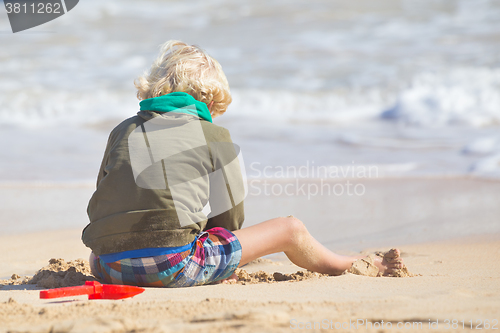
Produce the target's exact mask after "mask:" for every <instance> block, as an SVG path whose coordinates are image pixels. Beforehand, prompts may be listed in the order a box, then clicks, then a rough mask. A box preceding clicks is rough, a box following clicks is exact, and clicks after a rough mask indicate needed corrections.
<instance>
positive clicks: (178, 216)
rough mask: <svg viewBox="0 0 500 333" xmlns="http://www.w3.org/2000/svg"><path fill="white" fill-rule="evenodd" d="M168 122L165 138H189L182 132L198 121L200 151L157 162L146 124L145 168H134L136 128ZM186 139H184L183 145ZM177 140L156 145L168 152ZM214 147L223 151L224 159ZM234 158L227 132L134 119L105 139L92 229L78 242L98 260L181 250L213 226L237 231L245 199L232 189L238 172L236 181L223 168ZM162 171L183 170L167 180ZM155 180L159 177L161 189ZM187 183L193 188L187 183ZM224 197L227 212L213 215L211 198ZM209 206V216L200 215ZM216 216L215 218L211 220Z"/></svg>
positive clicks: (187, 118)
mask: <svg viewBox="0 0 500 333" xmlns="http://www.w3.org/2000/svg"><path fill="white" fill-rule="evenodd" d="M167 118H168V120H169V123H168V124H169V125H168V126H169V130H170V129H172V130H171V131H170V132H168V133H187V132H185V131H184V129H186V131H188V130H189V128H190V126H191V128H192V125H193V124H195V122H197V123H199V125H201V129H202V137H204V140H206V145H205V146H200V147H195V148H193V149H189V151H188V152H187V153H182V154H176V155H173V156H170V157H169V158H167V159H162V158H161V156H160V157H157V156H154V153H155V152H154V151H153V150H152V149H151V147H152V145H153V142H152V139H151V138H152V136H153V134H154V133H159V132H154V129H151V128H152V127H151V126H152V125H151V126H150V129H149V131H145V132H144V137H147V138H149V142H148V141H147V140H146V144H147V145H148V148H147V149H149V152H150V156H151V162H150V164H151V165H150V166H149V167H148V166H146V167H141V166H139V167H138V166H137V165H134V160H133V158H132V157H134V156H135V155H134V152H136V151H137V149H136V148H131V147H129V146H130V145H131V143H130V142H131V141H130V140H131V139H130V137H132V136H133V135H135V134H137V133H139V134H138V135H140V136H141V137H142V134H143V133H141V132H140V130H141V129H142V130H143V131H144V130H145V128H146V129H147V128H148V126H149V125H150V124H151V123H150V122H149V121H151V120H154V121H157V120H160V121H162V120H163V119H167ZM199 125H196V126H199ZM138 131H139V132H138ZM176 135H177V134H176ZM191 136H192V135H191V134H185V137H186V138H187V139H189V138H190V137H191ZM181 137H182V135H181ZM176 138H177V137H176ZM176 138H172V137H169V138H168V139H164V141H165V142H163V141H160V143H161V146H162V147H163V148H169V147H170V146H173V145H174V143H176V142H177V141H179V142H177V143H179V144H182V143H183V142H182V141H181V140H184V139H182V138H179V140H177V139H176ZM161 140H163V139H161ZM187 141H189V140H187ZM157 143H158V142H156V144H157ZM220 147H224V149H222V150H223V151H224V152H223V153H221V152H220V151H221V149H220ZM228 147H229V148H228ZM233 147H236V148H233ZM146 152H147V150H146ZM135 154H136V155H137V153H135ZM238 154H239V150H238V148H237V146H235V145H233V144H232V141H231V137H230V135H229V131H228V130H227V129H225V128H223V127H220V126H217V125H214V124H212V123H211V122H209V121H206V120H202V119H200V118H199V117H196V116H193V115H188V114H180V113H158V112H154V111H140V112H139V113H138V114H137V116H134V117H131V118H129V119H126V120H125V121H123V122H122V123H121V124H119V125H118V126H117V127H116V128H114V129H113V131H112V132H111V134H110V136H109V139H108V143H107V146H106V150H105V153H104V158H103V161H102V164H101V167H100V170H99V174H98V177H97V189H96V191H95V192H94V194H93V195H92V198H91V199H90V202H89V205H88V208H87V213H88V216H89V218H90V223H89V224H88V225H87V226H86V227H85V229H84V230H83V233H82V240H83V242H84V244H85V245H86V246H87V247H89V248H91V249H92V251H93V252H94V253H95V254H96V255H102V254H109V253H117V252H122V251H129V250H137V249H143V248H158V247H176V246H183V245H186V244H188V243H191V242H192V241H193V240H194V239H195V237H196V235H197V234H199V233H200V232H201V231H203V230H206V229H209V228H213V227H223V228H226V229H228V230H231V231H233V230H237V229H240V228H241V226H242V224H243V220H244V213H243V201H242V200H243V197H242V196H241V195H236V193H235V187H234V186H230V184H238V186H240V185H241V184H242V182H243V180H242V178H241V172H240V173H239V175H238V173H236V172H234V168H233V171H232V172H228V171H227V170H226V169H225V168H226V167H227V165H230V164H232V165H233V166H234V164H235V163H236V164H238V162H237V161H238V158H237V155H238ZM235 161H236V162H235ZM148 163H149V162H148ZM136 164H137V163H136ZM238 165H239V164H238ZM161 170H163V172H162V171H161ZM165 170H167V171H165ZM168 170H181V171H182V172H181V176H178V175H175V177H174V176H171V175H170V176H169V174H168V172H169V171H168ZM216 170H219V171H222V172H219V176H221V177H219V179H223V181H222V184H223V185H222V186H216V182H214V181H212V180H211V179H209V177H208V176H207V175H208V174H211V173H214V171H216ZM158 172H160V173H158ZM161 172H162V173H161ZM170 172H171V171H170ZM171 173H172V172H171ZM158 175H161V177H160V178H161V182H160V183H161V184H159V185H158V181H157V180H158ZM153 176H154V177H156V178H154V177H153ZM151 177H153V178H151ZM222 177H223V178H222ZM151 179H156V180H155V182H156V183H155V184H152V185H151V184H150V183H151V182H152V181H151ZM186 179H188V180H191V182H190V183H189V182H185V180H186ZM148 182H149V183H148ZM182 182H184V188H183V190H182V191H180V190H179V191H176V192H177V193H176V194H175V196H174V195H173V191H172V190H171V187H172V188H174V186H176V185H177V184H178V183H179V184H181V183H182ZM224 183H225V186H224ZM148 184H149V185H148ZM186 184H188V185H186ZM219 184H220V182H219ZM186 186H187V187H186ZM186 188H187V189H188V190H187V191H186ZM226 191H227V195H225V194H224V195H225V196H226V197H228V198H229V199H230V203H231V204H230V205H229V209H226V208H224V207H222V206H221V207H219V209H217V205H219V204H218V203H217V202H213V200H212V197H214V193H222V192H224V193H226ZM174 197H175V200H174ZM236 197H238V198H236ZM207 204H209V205H210V206H211V208H212V213H210V214H207V215H204V214H205V213H206V210H205V208H206V207H207ZM219 206H220V205H219ZM223 206H224V205H223ZM225 207H227V204H226V205H225ZM214 208H215V209H214ZM214 211H215V212H216V213H217V215H215V214H213V212H214ZM181 220H182V221H181ZM186 221H190V222H188V223H186Z"/></svg>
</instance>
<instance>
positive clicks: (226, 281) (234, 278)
mask: <svg viewBox="0 0 500 333" xmlns="http://www.w3.org/2000/svg"><path fill="white" fill-rule="evenodd" d="M233 281H234V282H236V281H238V275H236V273H233V274H232V275H231V276H230V277H228V278H227V279H224V280H219V281H215V282H212V284H221V283H230V282H233Z"/></svg>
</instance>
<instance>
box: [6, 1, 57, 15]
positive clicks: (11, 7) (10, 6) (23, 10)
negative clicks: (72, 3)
mask: <svg viewBox="0 0 500 333" xmlns="http://www.w3.org/2000/svg"><path fill="white" fill-rule="evenodd" d="M5 8H6V9H7V14H62V12H61V4H60V3H57V2H55V3H50V2H48V3H43V2H39V3H31V4H26V3H23V4H20V3H18V2H15V3H5Z"/></svg>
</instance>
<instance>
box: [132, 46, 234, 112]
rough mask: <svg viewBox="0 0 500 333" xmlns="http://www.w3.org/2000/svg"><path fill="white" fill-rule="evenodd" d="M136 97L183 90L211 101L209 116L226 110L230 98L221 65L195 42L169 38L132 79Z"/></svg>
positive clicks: (203, 99) (198, 97)
mask: <svg viewBox="0 0 500 333" xmlns="http://www.w3.org/2000/svg"><path fill="white" fill-rule="evenodd" d="M134 85H135V86H136V88H137V98H138V99H139V100H143V99H148V98H153V97H158V96H162V95H165V94H169V93H171V92H185V93H188V94H189V95H191V96H193V97H194V98H195V99H196V100H198V101H200V102H203V103H205V104H207V105H208V104H210V103H211V102H213V105H212V107H211V109H210V110H211V113H212V116H213V117H217V116H220V115H221V114H223V113H224V112H226V109H227V107H228V106H229V104H230V103H231V101H232V98H231V94H230V92H229V84H228V82H227V79H226V76H225V75H224V72H223V71H222V67H221V65H220V64H219V63H218V62H217V61H216V60H215V59H214V58H212V57H211V56H209V55H208V54H207V53H206V52H205V51H204V50H202V49H201V48H199V47H198V46H195V45H188V44H186V43H183V42H181V41H177V40H171V41H168V42H166V43H165V44H163V45H162V46H161V49H160V54H159V55H158V58H156V60H155V61H154V62H153V65H152V66H151V69H150V70H149V72H146V73H144V75H143V76H140V77H139V78H137V79H136V80H135V81H134Z"/></svg>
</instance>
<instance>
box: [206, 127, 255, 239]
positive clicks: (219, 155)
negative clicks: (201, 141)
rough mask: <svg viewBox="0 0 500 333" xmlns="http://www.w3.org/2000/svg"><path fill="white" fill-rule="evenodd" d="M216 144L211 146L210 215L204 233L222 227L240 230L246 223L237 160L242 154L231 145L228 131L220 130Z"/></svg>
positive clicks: (241, 176)
mask: <svg viewBox="0 0 500 333" xmlns="http://www.w3.org/2000/svg"><path fill="white" fill-rule="evenodd" d="M219 140H220V141H217V142H214V143H210V150H211V155H212V161H213V165H214V170H213V171H214V172H213V173H212V174H211V177H210V178H211V179H210V195H209V203H210V207H211V213H210V214H209V215H208V222H207V225H206V227H205V229H210V228H214V227H221V228H225V229H227V230H229V231H234V230H238V229H241V226H242V225H243V221H244V219H245V215H244V208H243V199H244V197H245V194H246V193H245V184H244V179H243V175H242V166H241V165H240V160H239V158H238V156H239V155H240V154H241V152H240V149H239V147H238V146H237V145H235V144H233V142H232V141H231V137H230V135H229V131H228V130H226V129H222V133H221V136H220V138H219Z"/></svg>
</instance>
